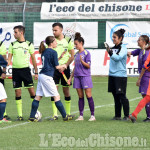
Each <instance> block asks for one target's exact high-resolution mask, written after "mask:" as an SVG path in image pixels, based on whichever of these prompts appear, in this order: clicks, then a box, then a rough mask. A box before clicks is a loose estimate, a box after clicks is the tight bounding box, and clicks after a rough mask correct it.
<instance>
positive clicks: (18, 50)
mask: <svg viewBox="0 0 150 150" xmlns="http://www.w3.org/2000/svg"><path fill="white" fill-rule="evenodd" d="M24 33H25V27H23V26H21V25H19V26H15V27H14V37H15V39H16V41H15V42H12V43H11V44H10V46H9V55H8V65H9V64H10V62H11V59H12V57H13V61H12V77H13V87H14V88H15V96H16V105H17V111H18V117H17V118H18V119H17V120H18V121H21V120H23V116H22V98H21V87H22V82H24V87H25V88H27V89H28V91H29V93H30V97H31V100H33V99H34V98H35V92H34V88H33V80H32V76H31V72H30V68H29V61H30V55H31V58H32V63H33V66H34V69H35V80H36V79H37V78H38V70H37V65H36V60H35V55H34V46H33V44H32V43H31V42H29V41H26V40H25V37H24Z"/></svg>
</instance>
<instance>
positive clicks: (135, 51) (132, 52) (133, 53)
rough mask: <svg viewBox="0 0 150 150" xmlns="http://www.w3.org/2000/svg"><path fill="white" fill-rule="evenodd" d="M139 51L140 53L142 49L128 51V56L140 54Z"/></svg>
mask: <svg viewBox="0 0 150 150" xmlns="http://www.w3.org/2000/svg"><path fill="white" fill-rule="evenodd" d="M139 53H140V49H136V50H134V51H131V52H128V53H127V56H128V57H130V56H131V55H133V56H138V55H139Z"/></svg>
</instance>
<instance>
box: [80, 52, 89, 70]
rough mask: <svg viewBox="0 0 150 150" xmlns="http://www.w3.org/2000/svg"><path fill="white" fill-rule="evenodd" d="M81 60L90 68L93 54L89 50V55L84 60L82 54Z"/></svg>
mask: <svg viewBox="0 0 150 150" xmlns="http://www.w3.org/2000/svg"><path fill="white" fill-rule="evenodd" d="M80 61H81V63H82V65H83V66H84V67H86V68H87V69H89V68H90V64H91V55H90V53H89V52H88V53H87V55H86V57H85V61H83V59H82V56H81V55H80Z"/></svg>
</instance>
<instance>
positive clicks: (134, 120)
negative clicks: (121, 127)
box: [129, 114, 136, 123]
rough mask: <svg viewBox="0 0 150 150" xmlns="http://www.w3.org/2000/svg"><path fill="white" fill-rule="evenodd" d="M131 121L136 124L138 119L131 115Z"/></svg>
mask: <svg viewBox="0 0 150 150" xmlns="http://www.w3.org/2000/svg"><path fill="white" fill-rule="evenodd" d="M129 119H130V120H131V121H132V122H133V123H135V122H136V118H135V117H134V116H132V114H131V115H129Z"/></svg>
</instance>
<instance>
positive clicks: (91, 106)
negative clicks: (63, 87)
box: [87, 97, 94, 116]
mask: <svg viewBox="0 0 150 150" xmlns="http://www.w3.org/2000/svg"><path fill="white" fill-rule="evenodd" d="M87 99H88V103H89V107H90V111H91V115H92V116H94V101H93V98H92V97H90V98H87Z"/></svg>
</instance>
